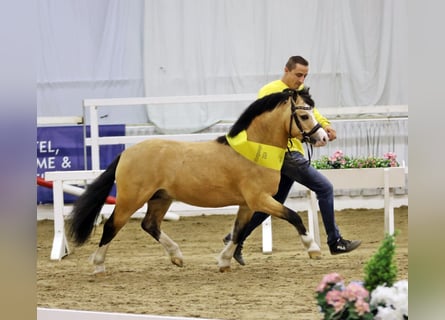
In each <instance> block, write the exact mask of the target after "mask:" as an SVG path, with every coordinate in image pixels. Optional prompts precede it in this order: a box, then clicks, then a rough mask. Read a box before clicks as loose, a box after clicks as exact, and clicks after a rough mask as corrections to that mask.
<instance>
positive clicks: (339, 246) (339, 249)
mask: <svg viewBox="0 0 445 320" xmlns="http://www.w3.org/2000/svg"><path fill="white" fill-rule="evenodd" d="M361 243H362V242H361V241H360V240H346V239H343V238H341V237H340V238H338V240H337V242H336V243H335V244H333V245H330V246H329V250H330V251H331V254H341V253H347V252H351V251H352V250H354V249H357V248H358V247H359V246H360V244H361Z"/></svg>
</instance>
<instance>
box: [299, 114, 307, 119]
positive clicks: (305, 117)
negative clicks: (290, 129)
mask: <svg viewBox="0 0 445 320" xmlns="http://www.w3.org/2000/svg"><path fill="white" fill-rule="evenodd" d="M300 118H301V120H308V119H309V116H308V115H307V114H305V115H302V116H300Z"/></svg>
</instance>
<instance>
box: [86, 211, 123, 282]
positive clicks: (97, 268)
mask: <svg viewBox="0 0 445 320" xmlns="http://www.w3.org/2000/svg"><path fill="white" fill-rule="evenodd" d="M130 216H131V215H129V216H128V218H129V217H130ZM128 218H126V219H116V207H115V208H114V210H113V213H112V214H111V216H110V217H109V218H108V219H107V221H105V223H104V227H103V233H102V238H101V239H100V242H99V247H98V248H97V249H96V251H95V252H94V253H93V254H92V255H91V257H90V261H91V262H92V263H93V264H94V272H93V273H94V274H97V273H103V272H105V256H106V253H107V250H108V247H109V245H110V242H111V240H113V239H114V237H115V236H116V234H117V233H118V232H119V230H120V229H122V227H123V226H124V225H125V224H126V223H127V221H128Z"/></svg>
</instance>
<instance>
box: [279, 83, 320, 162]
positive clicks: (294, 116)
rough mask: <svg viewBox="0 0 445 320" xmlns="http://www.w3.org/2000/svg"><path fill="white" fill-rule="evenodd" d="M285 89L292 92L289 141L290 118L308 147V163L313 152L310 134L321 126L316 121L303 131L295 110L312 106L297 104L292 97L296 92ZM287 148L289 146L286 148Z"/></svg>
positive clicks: (290, 127) (307, 108) (290, 125)
mask: <svg viewBox="0 0 445 320" xmlns="http://www.w3.org/2000/svg"><path fill="white" fill-rule="evenodd" d="M286 91H289V92H291V93H292V95H291V96H290V98H291V107H290V108H291V117H290V123H289V141H291V143H292V140H291V138H292V136H291V132H292V122H293V121H292V120H294V121H295V123H296V125H297V127H298V129H299V130H300V133H301V135H302V138H301V142H304V143H305V144H306V147H307V149H308V159H309V163H310V161H311V156H312V152H313V145H312V143H311V136H312V135H313V134H314V133H315V132H316V131H317V130H318V129H320V128H321V125H320V124H319V123H318V122H317V124H316V125H315V126H314V127H313V128H312V129H311V131H309V132H307V133H306V132H305V131H304V130H303V127H302V126H301V122H300V120H299V119H298V116H297V112H296V111H297V110H308V111H310V110H312V109H314V107H313V106H297V105H296V104H295V102H294V97H295V98H296V96H297V95H298V92H297V91H296V90H292V89H287V90H286ZM309 146H310V151H309ZM288 149H289V148H288Z"/></svg>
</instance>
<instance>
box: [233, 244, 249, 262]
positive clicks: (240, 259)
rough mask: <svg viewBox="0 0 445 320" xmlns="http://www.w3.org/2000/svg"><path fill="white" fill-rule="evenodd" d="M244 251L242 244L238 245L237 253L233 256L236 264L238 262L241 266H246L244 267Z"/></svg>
mask: <svg viewBox="0 0 445 320" xmlns="http://www.w3.org/2000/svg"><path fill="white" fill-rule="evenodd" d="M242 251H243V245H242V244H238V245H237V246H236V249H235V253H234V254H233V258H234V259H235V260H236V262H238V263H239V264H240V265H242V266H244V265H246V263H245V262H244V259H243V253H242Z"/></svg>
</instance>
